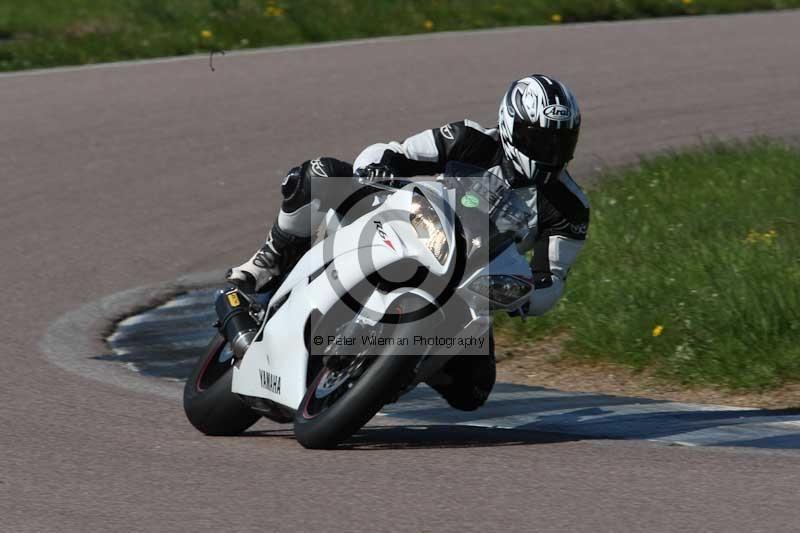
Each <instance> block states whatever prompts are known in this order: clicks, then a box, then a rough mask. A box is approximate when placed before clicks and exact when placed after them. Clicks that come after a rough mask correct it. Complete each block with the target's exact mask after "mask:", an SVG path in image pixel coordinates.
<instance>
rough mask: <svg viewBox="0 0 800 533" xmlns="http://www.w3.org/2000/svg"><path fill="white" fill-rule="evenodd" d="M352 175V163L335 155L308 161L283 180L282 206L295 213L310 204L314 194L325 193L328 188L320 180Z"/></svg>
mask: <svg viewBox="0 0 800 533" xmlns="http://www.w3.org/2000/svg"><path fill="white" fill-rule="evenodd" d="M352 175H353V166H352V165H350V164H349V163H346V162H344V161H340V160H338V159H335V158H333V157H320V158H319V159H312V160H309V161H306V162H304V163H303V164H302V165H300V166H299V167H294V168H293V169H292V170H290V171H289V173H288V174H287V175H286V178H285V179H284V180H283V184H282V185H281V193H282V194H283V204H282V205H281V207H282V209H283V210H284V211H285V212H286V213H293V212H295V211H297V210H298V209H300V208H301V207H303V206H305V205H308V204H309V202H311V197H312V195H313V196H314V197H318V196H322V195H324V194H325V191H326V188H325V187H322V186H321V183H320V182H319V180H324V179H325V178H334V177H351V176H352ZM323 203H324V202H323Z"/></svg>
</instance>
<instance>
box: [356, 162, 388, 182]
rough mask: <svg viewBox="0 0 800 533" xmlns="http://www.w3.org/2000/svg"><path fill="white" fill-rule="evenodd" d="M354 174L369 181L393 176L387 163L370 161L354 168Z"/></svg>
mask: <svg viewBox="0 0 800 533" xmlns="http://www.w3.org/2000/svg"><path fill="white" fill-rule="evenodd" d="M356 176H358V177H359V178H365V179H367V180H369V181H380V180H388V179H392V178H393V177H394V171H393V170H392V169H391V168H390V167H389V166H387V165H384V164H381V163H372V164H370V165H367V166H365V167H364V168H359V169H358V170H356Z"/></svg>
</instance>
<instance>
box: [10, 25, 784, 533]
mask: <svg viewBox="0 0 800 533" xmlns="http://www.w3.org/2000/svg"><path fill="white" fill-rule="evenodd" d="M798 27H800V13H798V12H780V13H768V14H752V15H737V16H730V17H703V18H691V19H662V20H654V21H641V22H625V23H615V24H612V23H608V24H606V23H604V24H596V25H574V26H562V27H540V28H519V29H511V30H503V31H490V32H477V33H473V34H453V35H431V36H426V37H417V38H409V39H387V40H376V41H368V42H359V43H346V44H342V45H337V46H322V47H307V48H302V47H301V48H291V49H284V50H272V51H257V52H252V53H242V54H228V55H226V56H224V57H219V58H215V65H214V66H215V68H216V72H211V71H210V70H209V68H208V61H207V58H206V57H193V58H185V59H178V60H173V61H160V62H159V61H157V62H140V63H133V64H119V65H112V66H104V67H95V68H88V69H60V70H58V71H53V72H49V73H48V72H44V73H41V72H39V73H30V74H24V73H23V74H18V75H9V76H0V102H2V113H0V169H2V170H0V172H2V178H0V192H2V198H3V201H2V204H0V205H2V208H0V225H1V226H0V227H2V230H3V231H2V237H0V239H2V241H0V242H2V251H3V262H2V271H1V273H0V276H2V281H3V283H2V284H0V287H2V288H0V291H2V292H0V295H2V301H3V305H4V311H5V312H4V317H5V318H4V321H3V326H2V328H3V329H2V339H3V346H4V350H3V351H4V353H3V355H4V357H3V358H2V361H3V371H2V372H1V373H0V401H1V402H2V403H0V406H1V407H0V427H1V428H2V429H3V430H2V431H1V432H0V449H2V453H0V530H2V531H15V532H17V531H108V530H113V531H186V530H190V529H191V530H212V529H222V528H225V529H228V530H235V531H251V530H252V531H256V530H276V531H292V530H294V531H298V530H299V531H307V530H311V529H312V528H313V529H315V530H321V531H330V530H348V531H387V530H388V531H400V530H408V531H412V530H449V531H469V530H500V529H507V530H522V529H524V530H532V529H533V530H538V531H560V530H569V531H597V530H600V531H610V530H614V531H619V530H647V531H670V530H699V529H702V530H705V531H731V530H734V531H792V530H796V529H797V521H798V518H800V511H798V503H800V498H799V497H798V491H797V486H796V485H797V474H796V473H797V471H798V467H799V466H800V459H798V457H797V456H796V455H795V454H786V453H781V452H775V453H769V454H766V453H762V452H757V453H756V452H751V451H741V450H732V449H729V448H726V449H710V448H687V447H676V446H666V445H663V444H657V443H648V442H634V441H619V440H607V439H593V438H575V437H564V436H560V435H555V434H552V433H543V432H537V431H515V430H496V429H491V428H476V427H462V426H456V427H452V426H447V425H443V426H417V425H404V426H400V427H388V428H377V429H375V430H372V431H369V432H365V433H364V434H363V435H362V437H360V438H359V440H358V441H357V442H355V443H354V444H353V445H352V446H351V447H350V448H348V449H343V450H338V451H334V452H328V453H312V452H307V451H305V450H303V449H301V448H300V447H299V446H298V445H297V444H296V443H295V442H294V441H293V439H292V438H291V435H290V433H288V432H287V430H286V429H284V428H281V427H278V426H274V425H272V424H269V423H266V422H265V423H260V424H259V425H258V426H257V427H256V430H255V431H254V432H251V433H249V434H248V435H246V436H243V437H238V438H207V437H203V436H201V435H199V434H198V433H197V432H196V431H194V430H193V429H192V428H191V427H190V426H189V425H188V424H187V423H186V422H185V421H184V418H183V413H182V410H181V407H180V404H179V402H177V401H176V400H175V399H173V398H170V397H165V396H162V395H160V394H152V393H151V392H148V391H147V390H141V391H136V390H131V389H130V388H126V387H119V386H116V385H112V384H109V383H107V382H104V381H99V380H97V379H93V378H92V377H89V376H82V375H80V374H78V373H75V372H70V371H65V370H64V369H63V368H62V367H60V366H57V365H54V364H52V363H51V358H50V357H48V356H47V355H45V354H44V352H43V350H42V342H43V340H44V338H45V336H46V334H47V333H48V331H52V330H50V328H51V327H52V326H53V324H56V323H57V321H58V320H59V319H60V318H62V317H64V316H65V315H67V314H68V313H70V312H73V311H75V310H77V309H80V308H81V307H82V306H84V305H87V304H89V303H91V302H96V301H98V300H100V299H102V298H104V297H108V296H110V295H115V294H118V293H120V292H123V291H125V290H128V289H130V288H132V287H134V288H135V287H141V286H147V285H157V284H160V283H164V282H168V281H170V280H174V279H177V278H178V277H180V276H181V275H184V274H186V273H190V272H208V271H214V270H220V269H224V268H225V267H227V266H229V265H231V264H234V263H237V262H239V261H241V260H242V259H244V258H245V257H246V256H247V255H248V254H250V253H252V251H253V250H254V249H255V248H256V247H257V246H258V245H259V244H260V242H261V241H262V240H263V237H264V233H265V228H264V224H265V222H267V221H269V220H270V219H271V217H272V216H273V214H274V212H275V209H276V207H277V205H278V203H279V194H278V187H279V182H280V178H281V176H282V173H283V172H285V170H286V169H288V168H289V167H291V166H293V165H294V164H296V163H297V162H299V161H302V160H304V159H307V158H309V157H313V156H317V155H322V154H325V155H332V156H338V157H342V158H350V159H351V158H352V157H353V156H354V154H355V153H356V152H357V151H358V149H359V148H361V147H362V146H364V145H366V144H368V143H370V142H374V141H377V140H386V139H396V138H401V137H403V136H405V135H408V134H410V133H413V132H415V131H417V130H419V129H422V128H425V127H432V126H436V125H439V124H442V123H444V122H446V121H449V120H457V119H460V118H463V117H470V118H473V119H476V120H478V121H481V122H484V123H486V124H491V123H493V121H494V116H495V112H496V111H495V110H496V106H497V102H498V100H499V96H500V95H501V94H502V92H503V91H504V90H505V89H506V87H507V84H508V82H509V81H510V80H511V79H512V78H515V77H518V76H519V75H521V74H524V73H528V72H530V71H533V70H535V71H541V72H548V73H551V74H553V75H556V76H558V77H559V78H561V79H563V80H564V81H566V82H567V83H568V84H569V85H570V86H571V87H572V88H573V89H574V90H575V92H576V93H577V94H578V95H579V97H580V98H581V101H582V104H583V111H584V116H585V117H586V118H585V129H584V132H583V139H582V142H581V146H580V148H579V150H580V152H579V156H578V159H577V160H576V162H575V165H574V166H573V170H574V173H575V174H576V176H577V177H578V178H579V179H580V180H582V181H584V183H586V182H587V180H589V181H590V180H593V179H595V177H596V176H597V175H598V172H597V171H598V169H600V168H602V167H607V166H616V165H619V164H624V163H631V162H635V161H636V160H637V158H638V157H639V155H641V154H648V153H653V152H658V151H663V150H668V149H671V148H676V147H681V146H686V145H694V144H697V143H698V142H699V141H702V140H704V139H713V138H746V137H749V136H752V135H754V134H764V135H770V136H778V137H783V138H786V139H789V140H794V141H796V140H797V139H798V125H800V100H798V98H797V94H798V93H800V63H798V61H797V59H796V56H797V49H798V44H799V43H798V39H800V38H799V37H798V33H797V28H798ZM575 275H580V267H579V266H578V267H577V270H576V272H575ZM100 318H101V317H95V319H94V320H92V321H90V324H89V325H90V326H92V327H95V328H96V329H95V330H94V334H93V337H92V338H90V339H85V343H84V349H85V350H87V351H89V352H90V353H93V354H96V355H98V356H102V355H105V354H107V353H108V348H107V347H106V345H105V344H104V342H103V340H102V339H103V336H104V334H106V333H108V331H107V327H108V326H107V324H106V325H105V326H104V325H103V322H102V320H100Z"/></svg>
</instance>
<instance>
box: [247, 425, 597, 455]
mask: <svg viewBox="0 0 800 533" xmlns="http://www.w3.org/2000/svg"><path fill="white" fill-rule="evenodd" d="M241 436H243V437H260V438H279V439H293V438H294V437H293V435H292V431H291V429H288V428H287V429H278V430H254V431H247V432H245V433H244V434H242V435H241ZM578 440H582V439H581V437H576V436H569V435H559V434H555V433H544V432H539V431H529V430H516V429H501V428H482V427H474V426H455V425H432V426H425V425H401V426H368V427H366V428H364V429H362V430H361V431H359V432H358V433H357V434H356V435H354V436H353V437H351V438H350V439H349V440H347V441H346V442H344V443H343V444H341V445H340V446H339V447H337V448H336V449H337V450H402V449H444V448H485V447H495V446H528V445H536V444H555V443H560V442H574V441H578Z"/></svg>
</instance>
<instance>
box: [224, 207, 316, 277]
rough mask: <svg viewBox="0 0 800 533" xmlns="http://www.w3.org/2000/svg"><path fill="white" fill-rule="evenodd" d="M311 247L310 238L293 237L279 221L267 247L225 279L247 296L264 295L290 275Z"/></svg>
mask: <svg viewBox="0 0 800 533" xmlns="http://www.w3.org/2000/svg"><path fill="white" fill-rule="evenodd" d="M310 246H311V238H310V237H299V236H297V235H292V234H291V233H288V232H287V231H285V230H283V229H281V228H280V226H279V224H278V222H277V221H276V223H275V224H274V225H273V226H272V229H271V230H270V232H269V237H267V242H266V243H264V246H262V247H261V248H260V249H259V250H258V251H257V252H256V253H255V254H253V257H251V258H250V259H249V260H248V261H247V262H245V263H243V264H241V265H239V266H237V267H234V268H232V269H230V270H228V273H227V274H226V275H225V277H226V279H227V281H228V282H229V283H232V284H233V285H236V286H237V287H239V288H240V289H241V290H243V291H244V292H249V293H253V292H260V291H262V290H265V289H267V288H269V286H270V285H271V284H272V282H273V281H275V280H278V279H280V277H281V276H283V275H284V274H285V273H286V272H288V271H289V269H290V268H291V267H292V266H293V265H294V263H295V262H296V261H297V260H298V259H299V258H300V257H301V256H302V255H303V254H304V253H306V252H307V251H308V249H309V247H310Z"/></svg>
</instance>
